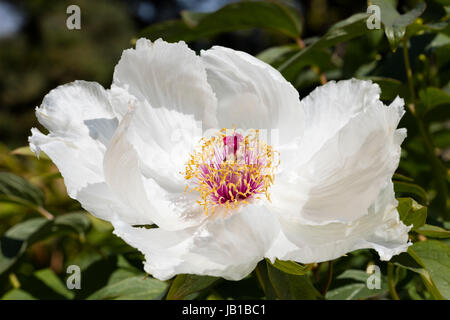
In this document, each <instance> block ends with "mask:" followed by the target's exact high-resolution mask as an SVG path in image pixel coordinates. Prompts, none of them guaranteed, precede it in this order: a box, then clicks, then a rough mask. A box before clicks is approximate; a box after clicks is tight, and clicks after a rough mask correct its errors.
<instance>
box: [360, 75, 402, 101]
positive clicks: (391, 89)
mask: <svg viewBox="0 0 450 320" xmlns="http://www.w3.org/2000/svg"><path fill="white" fill-rule="evenodd" d="M363 79H369V80H372V81H373V82H375V83H377V84H378V85H379V86H380V89H381V96H380V98H381V100H385V101H392V100H394V99H395V97H397V96H398V94H399V92H400V89H401V88H402V86H403V83H402V82H401V81H399V80H397V79H392V78H385V77H365V78H363Z"/></svg>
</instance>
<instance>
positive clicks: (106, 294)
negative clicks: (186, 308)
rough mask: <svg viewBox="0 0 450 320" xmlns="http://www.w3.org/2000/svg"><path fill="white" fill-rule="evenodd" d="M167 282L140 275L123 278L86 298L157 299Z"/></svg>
mask: <svg viewBox="0 0 450 320" xmlns="http://www.w3.org/2000/svg"><path fill="white" fill-rule="evenodd" d="M166 289H167V283H165V282H162V281H159V280H156V279H152V278H144V277H142V276H137V277H132V278H128V279H124V280H122V281H119V282H116V283H113V284H111V285H108V286H106V287H104V288H102V289H100V290H98V291H97V292H95V293H93V294H92V295H90V296H89V297H88V300H112V299H114V300H159V299H161V298H162V296H163V295H164V293H165V291H166Z"/></svg>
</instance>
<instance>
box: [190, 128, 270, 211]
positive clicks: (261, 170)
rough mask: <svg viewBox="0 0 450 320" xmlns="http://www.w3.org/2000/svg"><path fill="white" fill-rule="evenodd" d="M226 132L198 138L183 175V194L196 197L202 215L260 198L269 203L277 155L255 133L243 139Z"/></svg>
mask: <svg viewBox="0 0 450 320" xmlns="http://www.w3.org/2000/svg"><path fill="white" fill-rule="evenodd" d="M229 131H231V133H230V132H228V133H229V134H227V129H222V130H220V132H219V133H218V134H217V135H216V136H213V137H211V138H209V139H206V138H202V139H201V140H200V148H198V149H197V150H196V151H194V152H193V153H192V154H191V156H190V159H189V161H188V163H187V164H186V169H185V172H184V173H183V174H184V177H185V179H186V180H188V181H190V182H191V184H190V186H191V187H190V186H189V185H188V186H186V191H187V190H188V189H190V191H192V190H196V191H198V192H199V193H200V196H201V200H199V201H197V202H198V203H199V204H200V205H201V206H203V207H204V210H205V214H206V215H209V214H210V213H211V214H214V210H215V209H216V208H217V207H224V208H226V209H227V210H228V209H231V208H236V207H237V206H238V205H239V204H241V203H245V204H247V203H248V201H249V200H252V199H260V196H261V195H265V196H266V198H267V199H268V200H269V201H270V196H269V192H268V191H269V187H270V186H271V185H272V183H273V180H274V170H275V168H276V167H277V165H278V163H277V161H275V156H276V155H277V152H275V151H274V150H273V148H272V147H271V146H269V145H267V144H266V143H265V142H263V141H261V140H260V139H259V137H258V135H259V131H258V130H253V131H252V132H251V133H250V134H248V135H246V136H243V135H242V134H240V133H238V132H236V130H235V129H232V130H229Z"/></svg>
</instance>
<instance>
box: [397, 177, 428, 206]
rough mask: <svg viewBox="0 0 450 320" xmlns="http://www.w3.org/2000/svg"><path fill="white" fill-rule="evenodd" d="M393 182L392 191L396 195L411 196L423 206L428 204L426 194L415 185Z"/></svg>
mask: <svg viewBox="0 0 450 320" xmlns="http://www.w3.org/2000/svg"><path fill="white" fill-rule="evenodd" d="M393 182H394V191H395V193H396V194H400V195H401V194H405V195H411V196H413V197H414V198H416V200H418V201H420V202H422V203H424V204H428V203H429V199H428V194H427V192H426V191H425V190H424V189H423V188H422V187H420V186H418V185H417V184H414V183H410V182H405V181H393Z"/></svg>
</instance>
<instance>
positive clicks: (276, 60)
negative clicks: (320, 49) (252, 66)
mask: <svg viewBox="0 0 450 320" xmlns="http://www.w3.org/2000/svg"><path fill="white" fill-rule="evenodd" d="M299 50H300V49H299V47H298V46H297V45H285V46H278V47H271V48H268V49H266V50H264V51H262V52H260V53H259V54H257V55H256V58H258V59H260V60H262V61H264V62H265V63H268V64H270V65H271V66H273V67H275V68H277V67H278V66H280V65H281V64H282V63H283V62H284V61H286V59H288V58H289V57H291V56H292V55H293V54H294V53H296V52H298V51H299Z"/></svg>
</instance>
